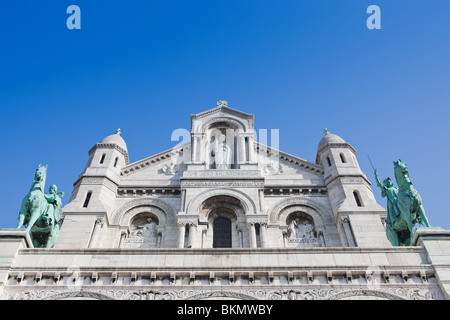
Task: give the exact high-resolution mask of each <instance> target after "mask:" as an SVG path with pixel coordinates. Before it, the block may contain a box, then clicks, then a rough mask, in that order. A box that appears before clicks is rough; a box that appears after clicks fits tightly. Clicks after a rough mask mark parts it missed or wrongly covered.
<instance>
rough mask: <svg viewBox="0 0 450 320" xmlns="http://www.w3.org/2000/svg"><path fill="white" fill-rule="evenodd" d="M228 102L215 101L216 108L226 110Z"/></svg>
mask: <svg viewBox="0 0 450 320" xmlns="http://www.w3.org/2000/svg"><path fill="white" fill-rule="evenodd" d="M227 107H228V102H227V101H225V100H219V101H217V108H227Z"/></svg>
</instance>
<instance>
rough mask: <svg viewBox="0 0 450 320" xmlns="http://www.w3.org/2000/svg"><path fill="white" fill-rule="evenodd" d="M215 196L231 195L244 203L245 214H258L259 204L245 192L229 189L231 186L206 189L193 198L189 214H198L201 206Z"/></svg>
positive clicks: (187, 209) (188, 206) (188, 207)
mask: <svg viewBox="0 0 450 320" xmlns="http://www.w3.org/2000/svg"><path fill="white" fill-rule="evenodd" d="M214 196H230V197H233V198H236V199H237V200H239V201H240V202H241V204H242V207H243V210H244V214H248V213H251V214H257V213H258V210H257V206H256V204H255V202H254V201H253V200H252V199H251V198H250V197H249V196H248V195H246V194H245V193H244V192H242V191H239V190H235V189H229V188H220V189H211V190H208V191H205V192H203V193H201V194H199V195H197V196H196V197H195V198H194V199H192V200H191V201H190V202H189V203H188V205H187V208H186V214H188V215H197V214H198V213H199V211H200V206H201V205H202V204H203V203H204V202H205V201H206V200H208V199H209V198H212V197H214Z"/></svg>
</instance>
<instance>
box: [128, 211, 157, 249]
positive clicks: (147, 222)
mask: <svg viewBox="0 0 450 320" xmlns="http://www.w3.org/2000/svg"><path fill="white" fill-rule="evenodd" d="M125 242H126V243H128V245H127V247H133V246H135V245H130V244H132V243H134V244H137V245H138V247H139V248H156V246H157V242H158V229H157V222H156V219H154V218H151V217H147V218H144V219H142V218H141V219H137V220H136V221H133V225H132V228H131V230H130V234H129V236H128V238H127V239H126V241H125Z"/></svg>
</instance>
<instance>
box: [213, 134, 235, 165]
mask: <svg viewBox="0 0 450 320" xmlns="http://www.w3.org/2000/svg"><path fill="white" fill-rule="evenodd" d="M225 140H226V139H225V135H224V134H221V135H220V136H219V141H217V140H216V144H215V146H214V149H213V151H212V156H213V157H214V162H215V163H216V169H219V170H224V169H229V168H230V165H231V148H230V147H229V146H228V145H227V144H226V141H225Z"/></svg>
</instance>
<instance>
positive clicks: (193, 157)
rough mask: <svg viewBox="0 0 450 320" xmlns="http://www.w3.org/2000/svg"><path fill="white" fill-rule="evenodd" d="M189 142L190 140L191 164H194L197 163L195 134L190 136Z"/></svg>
mask: <svg viewBox="0 0 450 320" xmlns="http://www.w3.org/2000/svg"><path fill="white" fill-rule="evenodd" d="M191 140H192V149H191V162H192V163H196V162H197V149H198V146H197V137H196V135H195V133H192V134H191Z"/></svg>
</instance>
